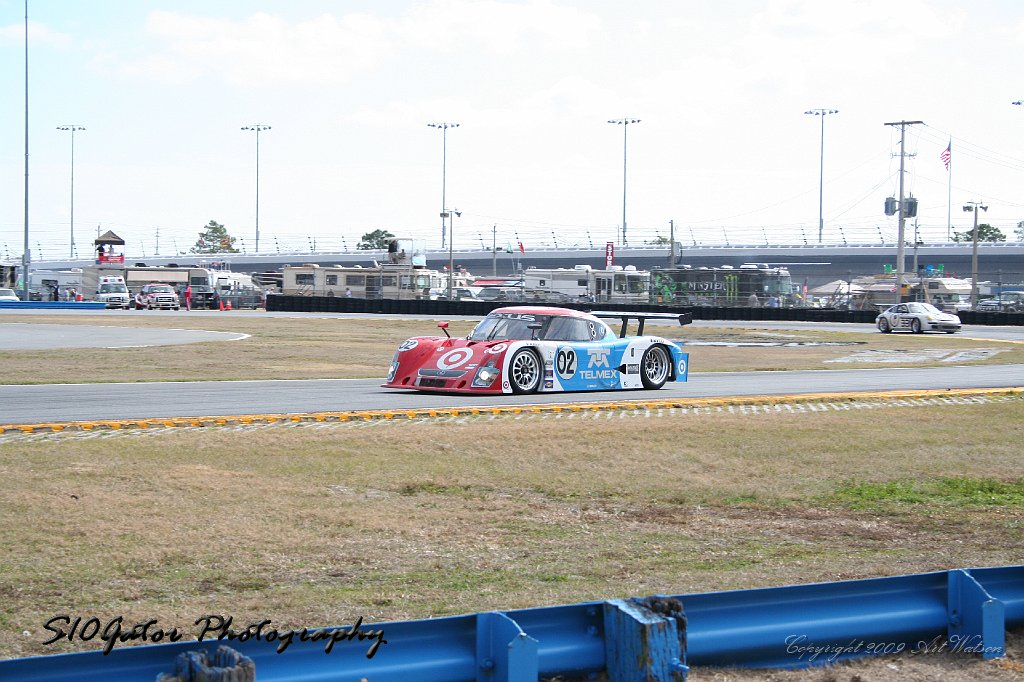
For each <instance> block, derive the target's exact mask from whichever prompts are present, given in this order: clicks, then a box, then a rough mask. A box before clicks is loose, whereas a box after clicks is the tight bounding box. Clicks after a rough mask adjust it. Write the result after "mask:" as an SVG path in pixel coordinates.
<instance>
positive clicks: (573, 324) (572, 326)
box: [469, 313, 615, 341]
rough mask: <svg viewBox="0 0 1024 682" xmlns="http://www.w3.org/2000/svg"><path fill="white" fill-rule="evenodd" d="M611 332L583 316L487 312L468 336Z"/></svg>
mask: <svg viewBox="0 0 1024 682" xmlns="http://www.w3.org/2000/svg"><path fill="white" fill-rule="evenodd" d="M537 325H539V328H536V329H531V327H534V326H537ZM614 336H615V334H614V332H612V330H611V328H610V327H608V325H606V324H604V323H603V322H601V321H599V320H592V319H588V318H585V317H573V316H569V315H528V314H524V313H491V314H490V315H488V316H487V317H485V318H484V319H483V320H481V321H480V324H478V325H477V326H476V327H475V328H474V329H473V331H472V332H470V334H469V340H470V341H497V340H527V339H534V338H536V339H543V340H545V341H600V340H602V339H605V338H609V337H614Z"/></svg>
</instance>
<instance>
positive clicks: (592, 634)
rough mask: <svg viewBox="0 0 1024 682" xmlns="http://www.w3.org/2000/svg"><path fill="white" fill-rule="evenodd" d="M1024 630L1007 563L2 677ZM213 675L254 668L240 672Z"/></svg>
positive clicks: (374, 664)
mask: <svg viewBox="0 0 1024 682" xmlns="http://www.w3.org/2000/svg"><path fill="white" fill-rule="evenodd" d="M130 627H131V626H130V625H126V626H125V630H127V629H128V628H130ZM272 627H273V626H272V625H270V626H267V628H268V629H269V628H272ZM1020 627H1024V566H1002V567H994V568H975V569H956V570H949V571H939V572H934V573H922V574H916V575H905V576H897V577H889V578H873V579H867V580H854V581H843V582H830V583H819V584H812V585H796V586H788V587H774V588H762V589H752V590H738V591H730V592H710V593H698V594H681V595H671V596H669V595H658V596H654V597H645V598H632V599H616V600H609V601H603V602H602V601H594V602H583V603H579V604H570V605H566V606H554V607H545V608H535V609H523V610H516V611H504V612H489V613H476V614H469V615H463V616H454V617H449V618H437V619H429V620H417V621H401V622H391V623H372V624H366V623H363V621H362V619H358V620H356V619H353V622H351V624H349V625H341V626H338V629H336V630H334V631H332V635H331V639H326V641H327V642H331V641H335V640H336V641H335V644H334V645H333V646H331V648H330V653H326V649H327V647H326V645H325V638H324V637H320V638H319V639H317V638H314V637H307V638H306V640H302V641H300V640H301V638H300V636H298V635H296V636H295V638H294V641H293V642H292V643H291V644H290V645H289V647H288V648H287V650H286V651H284V652H282V653H276V649H277V648H279V646H280V643H281V640H280V639H279V638H278V639H276V640H275V641H268V640H269V639H270V638H269V637H263V636H260V637H258V638H257V637H250V638H248V639H247V640H246V641H240V640H239V639H238V638H237V637H236V638H233V639H228V638H222V639H217V638H216V637H212V636H207V637H206V639H205V640H204V641H203V642H201V643H200V642H199V641H198V637H197V636H196V635H195V634H192V638H191V641H185V639H183V640H182V641H179V642H177V643H175V644H159V645H149V646H133V647H128V646H126V645H124V644H120V643H117V642H115V646H114V648H113V650H112V651H111V653H110V654H109V655H106V656H105V655H104V654H103V653H102V648H103V645H104V643H103V642H101V641H99V639H98V638H97V641H96V642H95V643H96V650H95V651H91V652H87V653H77V654H64V655H57V656H43V657H35V658H24V659H11V660H5V661H0V679H3V680H11V681H12V682H14V681H21V682H44V681H45V682H58V681H60V682H63V681H70V680H76V681H81V682H92V681H97V682H98V681H100V680H104V681H106V680H121V681H129V682H130V681H134V680H139V681H140V682H141V681H143V680H144V681H145V682H151V681H152V680H154V679H155V678H156V677H157V675H159V674H161V673H170V672H172V671H173V670H174V668H175V658H176V657H177V656H179V655H180V654H186V653H187V652H199V651H202V652H206V654H207V655H208V656H210V657H212V656H213V652H214V651H215V650H216V649H217V648H218V647H219V646H221V645H227V646H230V647H231V649H232V650H233V651H232V652H231V656H234V657H236V658H237V655H238V654H240V655H241V656H242V657H243V658H245V659H246V665H251V666H254V667H255V671H256V679H258V680H260V682H285V681H298V680H302V681H303V682H317V681H320V680H323V681H326V680H373V682H409V681H410V680H416V681H417V682H430V681H438V682H440V681H444V682H460V681H467V682H483V681H487V682H527V681H529V682H536V680H537V679H538V678H539V677H543V678H550V677H556V676H557V677H558V679H578V678H581V679H596V678H597V677H599V676H601V675H606V678H605V679H607V680H609V681H610V682H654V681H669V680H672V681H676V682H678V681H682V680H685V679H686V675H687V673H688V671H689V667H690V666H733V667H748V668H801V667H808V666H814V665H826V664H830V663H834V662H836V661H838V660H845V659H849V658H855V657H862V656H871V655H885V654H893V653H910V652H914V653H918V654H922V655H927V654H935V653H939V652H942V651H946V652H952V653H954V654H959V655H974V656H981V657H983V658H994V657H998V656H1001V655H1003V654H1004V651H1005V635H1006V630H1007V629H1015V628H1020ZM235 628H237V629H238V630H239V631H241V630H244V629H245V628H246V624H241V623H238V624H235ZM197 631H199V628H198V627H197ZM312 632H318V633H322V634H324V633H326V630H317V631H312ZM334 633H337V635H336V636H334ZM307 634H309V633H307ZM325 636H326V635H325ZM186 639H187V638H186ZM193 657H195V654H193ZM184 679H201V678H199V677H195V678H193V677H187V678H184ZM202 679H210V680H242V679H252V678H246V677H243V676H240V675H239V676H235V674H234V673H233V672H230V671H228V672H226V673H223V674H221V675H220V676H210V677H207V678H202Z"/></svg>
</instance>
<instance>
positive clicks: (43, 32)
mask: <svg viewBox="0 0 1024 682" xmlns="http://www.w3.org/2000/svg"><path fill="white" fill-rule="evenodd" d="M28 40H29V46H30V47H31V45H33V44H41V45H49V46H52V47H57V48H67V47H70V46H71V36H69V35H67V34H64V33H58V32H56V31H52V30H50V29H49V28H47V27H46V26H44V25H43V24H40V23H37V22H34V21H31V20H30V21H29V22H28ZM24 44H25V24H11V25H9V26H0V45H24Z"/></svg>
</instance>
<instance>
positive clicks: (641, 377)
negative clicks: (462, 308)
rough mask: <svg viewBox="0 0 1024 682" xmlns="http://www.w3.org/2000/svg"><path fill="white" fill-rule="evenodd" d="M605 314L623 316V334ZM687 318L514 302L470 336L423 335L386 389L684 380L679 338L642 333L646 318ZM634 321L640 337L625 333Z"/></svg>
mask: <svg viewBox="0 0 1024 682" xmlns="http://www.w3.org/2000/svg"><path fill="white" fill-rule="evenodd" d="M601 317H606V318H616V319H619V320H621V321H622V333H620V334H619V335H617V334H616V333H615V332H614V331H612V329H611V327H609V326H608V325H607V324H605V323H604V322H602V321H601V319H599V318H601ZM652 318H655V319H666V320H668V319H670V320H673V321H676V322H678V323H679V324H689V322H690V321H691V318H690V316H689V315H672V314H668V313H619V312H614V313H612V312H609V313H600V312H597V313H583V312H580V311H577V310H569V309H566V308H551V307H540V306H515V307H508V308H498V309H496V310H494V311H492V312H491V313H490V314H489V315H488V316H487V317H485V318H484V319H483V320H481V321H480V323H479V324H477V326H476V327H475V328H474V329H473V331H472V332H471V333H470V334H469V336H467V337H466V338H460V339H456V338H451V336H450V335H449V334H448V323H447V322H441V323H439V324H438V327H440V328H441V329H442V330H443V331H444V333H445V335H444V336H418V337H415V338H411V339H408V340H407V341H405V342H403V343H402V344H401V345H400V346H399V347H398V350H397V351H396V352H395V356H394V358H393V360H392V361H391V367H390V369H389V370H388V378H387V382H386V383H385V384H383V385H384V387H386V388H410V389H415V390H419V391H443V392H457V393H489V394H501V393H536V392H555V391H608V390H620V389H635V388H646V389H658V388H661V387H662V386H664V385H665V383H666V382H668V381H686V377H687V370H688V361H689V356H688V354H687V353H684V352H683V351H682V349H681V348H680V347H679V345H678V344H676V343H674V342H672V341H669V340H667V339H664V338H661V337H659V336H645V335H643V326H644V321H645V320H648V319H652ZM630 320H637V321H638V323H639V327H638V336H626V335H625V332H626V326H627V324H628V322H629V321H630Z"/></svg>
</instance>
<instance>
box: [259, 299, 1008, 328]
mask: <svg viewBox="0 0 1024 682" xmlns="http://www.w3.org/2000/svg"><path fill="white" fill-rule="evenodd" d="M510 305H531V303H530V302H523V303H496V302H491V301H447V300H437V301H431V300H407V301H400V300H394V299H387V298H384V299H365V298H344V297H337V296H284V295H276V296H275V295H271V296H267V310H279V311H287V312H306V313H370V314H391V315H425V316H444V315H469V316H476V317H482V316H484V315H486V314H487V313H489V312H491V311H492V310H494V309H495V308H504V307H506V306H510ZM534 305H546V304H544V303H536V304H534ZM557 305H558V307H561V308H575V309H577V310H598V309H599V310H612V311H617V310H623V311H636V312H659V313H674V314H679V313H689V314H691V315H692V316H693V319H695V320H746V321H753V322H760V321H764V322H773V321H775V322H860V323H868V324H872V323H874V321H875V317H877V315H878V313H877V312H875V311H873V310H836V309H833V308H739V307H735V308H734V307H724V306H694V307H686V306H671V305H660V304H635V303H629V304H614V303H588V304H585V305H583V304H578V303H565V304H563V303H559V304H557ZM959 315H960V320H961V321H962V322H963V323H964V324H981V325H1018V326H1024V313H994V312H993V313H990V312H971V311H968V312H962V313H960V314H959Z"/></svg>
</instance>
